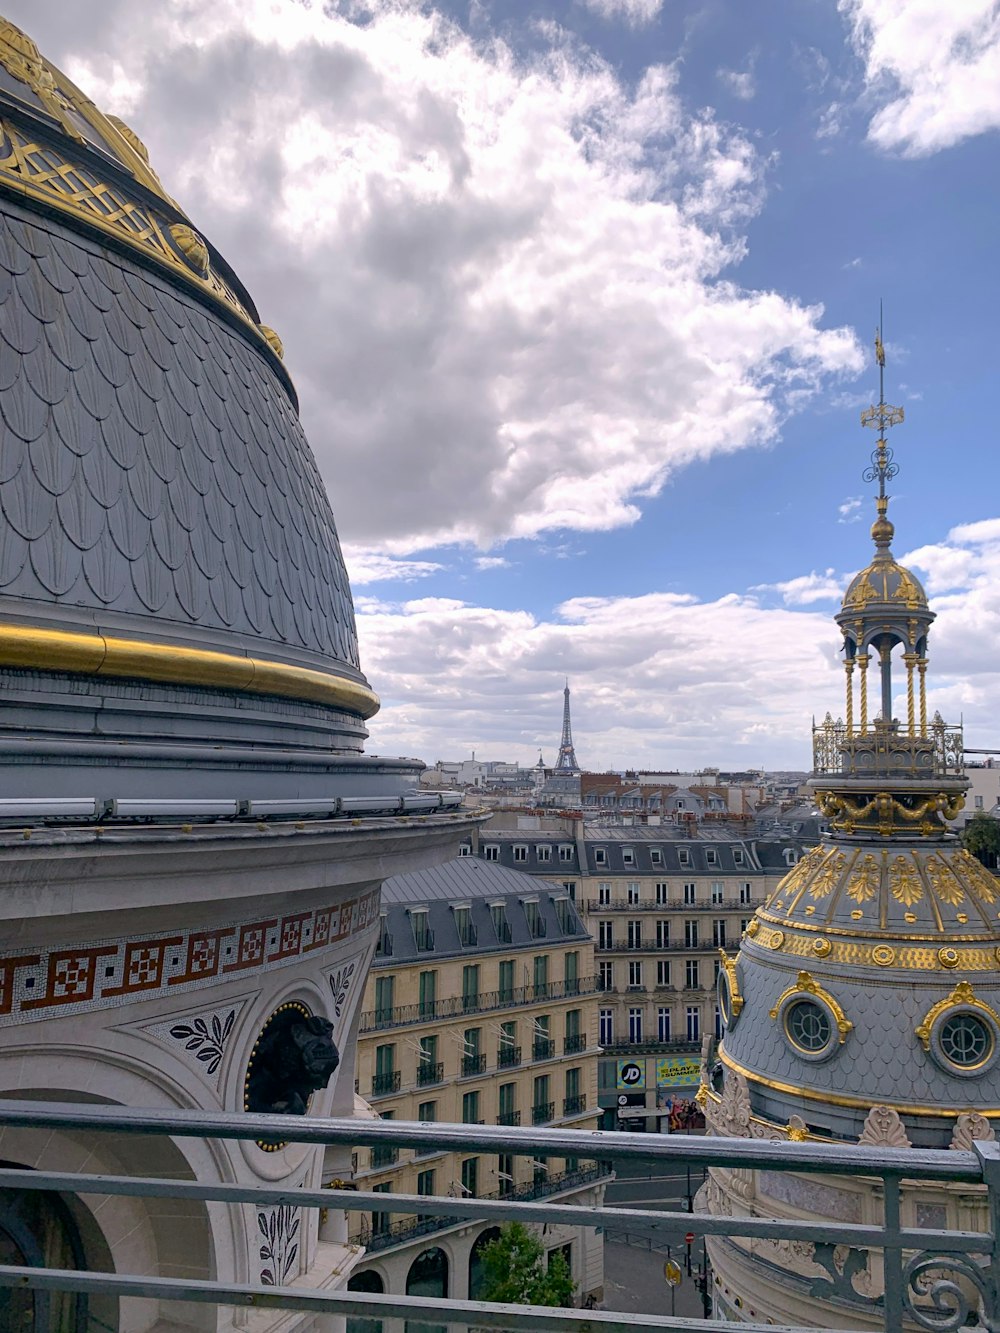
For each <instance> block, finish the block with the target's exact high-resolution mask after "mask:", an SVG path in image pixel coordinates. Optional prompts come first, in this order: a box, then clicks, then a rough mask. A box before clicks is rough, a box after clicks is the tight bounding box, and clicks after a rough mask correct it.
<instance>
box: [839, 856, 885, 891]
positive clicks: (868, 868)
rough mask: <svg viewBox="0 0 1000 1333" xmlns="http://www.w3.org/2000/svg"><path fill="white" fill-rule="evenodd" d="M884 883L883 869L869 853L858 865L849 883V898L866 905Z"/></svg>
mask: <svg viewBox="0 0 1000 1333" xmlns="http://www.w3.org/2000/svg"><path fill="white" fill-rule="evenodd" d="M881 882H882V867H881V866H880V865H879V863H878V860H877V858H876V857H874V856H872V854H871V853H870V852H869V853H868V854H867V855H866V856H865V857H864V858H863V859H862V861H861V863H860V864H859V865H857V866H856V867H855V869H854V871H853V873H852V874H851V878H850V879H849V880H848V883H847V896H848V898H850V899H851V900H852V901H853V902H856V903H866V902H868V901H869V900H870V899H871V898H874V897H875V895H876V894H877V893H878V891H879V885H880V884H881Z"/></svg>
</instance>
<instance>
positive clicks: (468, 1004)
mask: <svg viewBox="0 0 1000 1333" xmlns="http://www.w3.org/2000/svg"><path fill="white" fill-rule="evenodd" d="M597 989H598V986H597V978H596V977H574V978H572V979H571V980H570V981H546V982H542V983H540V984H539V985H537V986H513V987H509V988H507V989H505V990H496V991H481V992H480V993H479V994H478V995H476V996H463V995H451V996H448V997H447V998H444V999H441V1000H423V1001H422V1002H420V1003H418V1004H403V1005H396V1006H395V1007H394V1008H393V1009H391V1010H390V1009H387V1008H382V1009H368V1010H366V1011H365V1013H363V1014H362V1015H361V1031H362V1032H381V1031H385V1029H386V1028H396V1027H409V1026H410V1025H411V1024H413V1023H432V1022H435V1021H437V1020H439V1019H442V1018H461V1017H464V1016H465V1015H467V1014H471V1013H478V1014H485V1013H490V1012H492V1011H494V1010H497V1009H514V1008H520V1007H521V1006H523V1005H528V1004H544V1003H547V1002H548V1001H550V1000H574V999H576V998H577V996H580V995H593V994H594V993H595V992H596V991H597Z"/></svg>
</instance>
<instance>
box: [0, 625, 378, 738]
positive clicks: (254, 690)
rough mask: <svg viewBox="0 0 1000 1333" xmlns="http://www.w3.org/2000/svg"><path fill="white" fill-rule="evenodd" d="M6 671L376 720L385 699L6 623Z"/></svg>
mask: <svg viewBox="0 0 1000 1333" xmlns="http://www.w3.org/2000/svg"><path fill="white" fill-rule="evenodd" d="M0 666H7V667H18V668H21V669H23V670H34V671H72V672H81V673H83V674H85V675H96V676H125V677H131V678H138V679H140V680H155V681H163V682H166V683H169V684H173V685H199V686H202V687H204V688H206V689H229V690H242V691H246V692H247V693H250V694H276V695H281V696H284V697H285V698H289V699H308V700H311V701H312V702H314V703H322V704H326V705H327V706H328V707H333V708H343V709H345V710H346V711H348V712H351V713H358V714H360V716H361V717H362V718H365V719H367V718H370V717H373V716H374V715H375V713H377V712H378V709H379V700H378V695H376V694H375V693H373V691H371V690H369V689H367V688H366V687H365V686H363V685H359V684H357V683H356V682H355V681H352V680H346V679H345V678H344V677H343V676H336V675H334V674H333V673H332V672H326V671H314V670H311V669H309V668H308V667H298V666H291V665H289V664H288V663H286V662H275V661H271V660H268V659H266V658H256V657H241V656H239V655H238V654H236V653H223V652H215V651H208V650H205V649H201V648H183V647H179V646H177V645H175V644H169V643H150V642H147V641H145V640H142V639H119V638H113V637H111V636H109V635H105V634H79V633H73V632H69V631H66V630H49V629H39V628H38V627H36V626H33V625H10V624H2V623H0Z"/></svg>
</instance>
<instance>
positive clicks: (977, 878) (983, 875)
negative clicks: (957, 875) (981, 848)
mask: <svg viewBox="0 0 1000 1333" xmlns="http://www.w3.org/2000/svg"><path fill="white" fill-rule="evenodd" d="M958 855H959V857H960V859H961V868H962V874H963V875H964V876H965V878H966V879H967V880H968V882H969V884H970V885H971V887H972V890H973V892H974V893H975V895H976V897H977V898H981V899H982V901H983V902H985V903H994V902H996V900H997V897H998V895H1000V882H998V881H997V880H996V879H995V877H994V876H993V875H991V874H990V872H989V871H988V870H987V869H986V868H985V867H984V866H983V865H982V863H981V862H979V861H977V860H976V858H975V857H974V856H973V855H972V853H971V852H968V851H966V849H965V848H964V847H963V848H962V850H961V851H960V852H959V854H958Z"/></svg>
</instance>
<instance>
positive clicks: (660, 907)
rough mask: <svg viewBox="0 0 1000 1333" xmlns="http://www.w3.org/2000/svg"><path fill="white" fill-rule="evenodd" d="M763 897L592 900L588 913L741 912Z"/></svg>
mask: <svg viewBox="0 0 1000 1333" xmlns="http://www.w3.org/2000/svg"><path fill="white" fill-rule="evenodd" d="M762 889H763V886H762ZM763 896H764V894H763V891H762V892H761V893H760V894H759V895H758V897H757V899H755V900H753V901H749V902H744V901H743V900H742V898H725V899H723V900H722V901H720V902H704V901H702V902H696V903H686V902H684V900H683V899H681V898H671V899H670V900H669V902H664V903H654V902H649V901H646V902H641V903H630V902H626V901H624V900H623V899H621V898H614V899H612V901H611V902H609V903H602V902H599V901H597V900H596V899H594V898H590V899H588V901H587V911H588V912H589V913H592V914H594V915H595V916H599V915H600V914H601V913H602V912H660V913H664V912H739V911H741V910H742V909H743V908H744V907H753V906H756V904H757V902H759V901H760V900H761V899H762V898H763Z"/></svg>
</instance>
